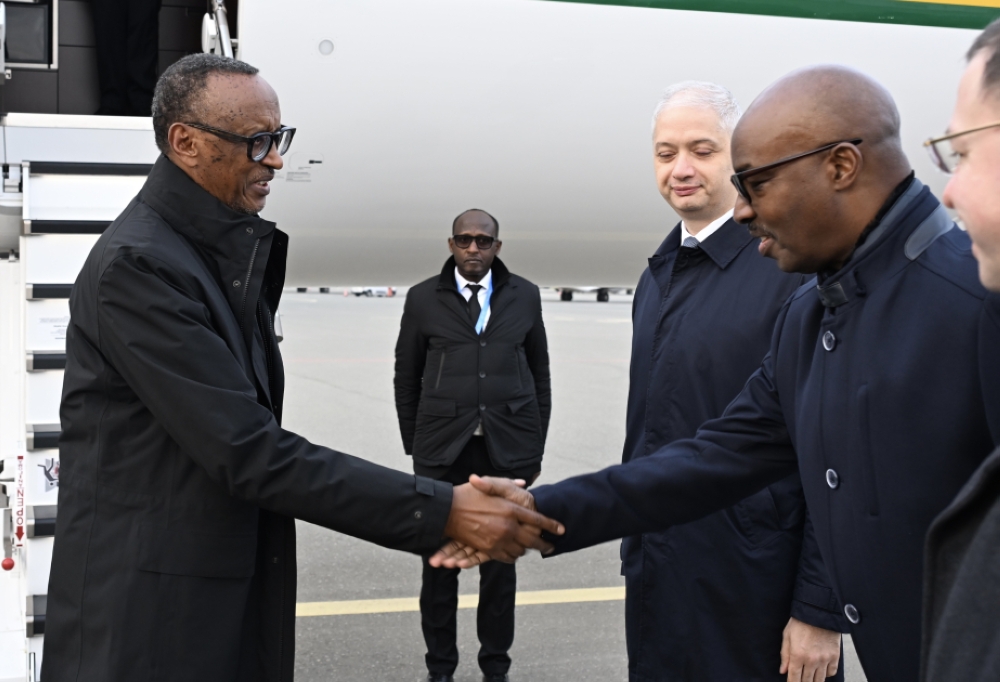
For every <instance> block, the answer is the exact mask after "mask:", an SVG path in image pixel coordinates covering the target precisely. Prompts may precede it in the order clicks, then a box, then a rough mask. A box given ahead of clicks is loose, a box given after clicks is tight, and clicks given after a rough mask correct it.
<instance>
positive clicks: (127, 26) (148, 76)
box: [94, 0, 160, 116]
mask: <svg viewBox="0 0 1000 682" xmlns="http://www.w3.org/2000/svg"><path fill="white" fill-rule="evenodd" d="M159 27H160V0H94V38H95V40H96V42H97V77H98V80H99V81H100V85H101V108H100V109H98V110H97V113H98V114H102V115H105V116H149V115H150V114H151V113H152V103H153V88H154V87H156V66H157V59H158V48H159V43H160V40H159Z"/></svg>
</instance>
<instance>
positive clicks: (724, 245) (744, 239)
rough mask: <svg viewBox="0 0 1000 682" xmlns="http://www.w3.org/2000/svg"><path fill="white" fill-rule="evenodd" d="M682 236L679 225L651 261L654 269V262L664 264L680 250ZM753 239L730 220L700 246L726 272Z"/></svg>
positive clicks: (740, 226) (742, 228) (678, 224)
mask: <svg viewBox="0 0 1000 682" xmlns="http://www.w3.org/2000/svg"><path fill="white" fill-rule="evenodd" d="M680 235H681V224H680V223H677V225H675V226H674V229H672V230H671V231H670V234H668V235H667V238H666V239H664V240H663V243H662V244H660V248H658V249H657V250H656V253H654V254H653V256H652V257H651V258H650V259H649V266H650V267H651V268H652V267H654V260H655V261H660V262H662V261H664V260H666V259H667V257H668V256H670V255H671V254H673V253H674V252H675V251H677V250H678V249H679V248H680V246H681V239H680ZM753 239H754V238H753V237H751V236H750V233H749V232H747V229H746V228H745V227H743V226H742V225H740V224H739V223H737V222H736V221H735V220H733V219H732V218H730V219H729V220H727V221H726V222H725V224H723V225H722V227H720V228H719V229H718V230H716V231H715V232H713V233H712V234H711V235H709V237H708V239H706V240H705V241H703V242H702V243H701V245H700V246H701V249H702V251H704V252H705V254H706V255H707V256H708V257H709V258H710V259H711V260H712V262H714V263H715V264H716V265H717V266H718V267H719V268H720V269H722V270H725V269H726V268H727V267H729V264H730V263H732V262H733V261H734V260H736V256H738V255H739V254H740V251H742V250H743V249H745V248H746V246H747V244H749V243H750V242H752V241H753Z"/></svg>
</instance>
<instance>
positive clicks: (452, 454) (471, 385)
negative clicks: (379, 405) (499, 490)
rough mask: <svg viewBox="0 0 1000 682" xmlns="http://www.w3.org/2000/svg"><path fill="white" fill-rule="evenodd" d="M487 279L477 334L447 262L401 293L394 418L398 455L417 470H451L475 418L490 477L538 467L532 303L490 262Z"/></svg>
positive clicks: (540, 378)
mask: <svg viewBox="0 0 1000 682" xmlns="http://www.w3.org/2000/svg"><path fill="white" fill-rule="evenodd" d="M492 277H493V294H492V296H491V297H490V321H489V323H488V324H487V325H486V328H485V329H484V330H483V333H482V334H476V329H475V325H474V324H473V323H472V320H471V318H470V317H469V306H468V302H467V301H466V300H465V299H464V298H463V297H462V295H461V294H460V293H459V292H458V288H457V285H456V283H455V259H454V257H452V258H449V259H448V260H447V262H446V263H445V264H444V267H443V268H442V269H441V274H440V275H438V276H435V277H431V278H430V279H428V280H425V281H423V282H421V283H420V284H418V285H416V286H414V287H413V288H412V289H410V290H409V292H407V294H406V305H405V306H404V308H403V318H402V320H401V321H400V325H399V338H398V339H397V341H396V375H395V380H394V381H395V388H396V413H397V416H398V417H399V430H400V433H401V435H402V437H403V448H404V449H405V450H406V453H407V454H408V455H413V461H414V462H417V463H419V464H422V465H424V466H431V467H439V466H449V465H451V464H453V463H454V462H455V459H456V458H457V457H458V455H459V453H461V452H462V448H463V447H465V444H466V443H467V442H468V441H469V439H470V438H471V437H472V433H473V432H474V431H475V430H476V426H477V425H478V424H479V421H480V420H482V422H483V431H484V432H485V433H484V435H485V440H486V449H487V450H488V452H489V455H490V460H491V461H492V462H493V465H494V466H496V467H497V468H498V469H506V470H511V469H515V470H524V469H530V468H531V467H533V466H535V465H537V464H539V463H540V462H541V461H542V454H543V453H544V451H545V436H546V434H547V433H548V430H549V415H550V413H551V412H552V389H551V382H550V379H549V351H548V342H547V341H546V337H545V325H544V324H543V323H542V300H541V296H540V295H539V293H538V287H536V286H535V285H534V284H532V283H531V282H529V281H528V280H526V279H524V278H523V277H518V276H517V275H515V274H512V273H511V272H510V271H508V270H507V267H506V266H505V265H504V264H503V262H502V261H501V260H500V259H499V258H496V259H494V260H493V266H492Z"/></svg>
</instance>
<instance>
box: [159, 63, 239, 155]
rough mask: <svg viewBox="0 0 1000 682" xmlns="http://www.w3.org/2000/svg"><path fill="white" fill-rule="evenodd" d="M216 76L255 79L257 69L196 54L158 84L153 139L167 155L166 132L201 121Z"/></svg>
mask: <svg viewBox="0 0 1000 682" xmlns="http://www.w3.org/2000/svg"><path fill="white" fill-rule="evenodd" d="M213 73H221V74H224V75H237V76H255V75H257V68H256V67H254V66H250V65H249V64H247V63H246V62H241V61H239V60H237V59H233V58H232V57H222V56H220V55H217V54H206V53H201V52H199V53H197V54H189V55H187V56H186V57H181V58H180V59H178V60H177V61H176V62H174V63H173V64H171V65H170V66H168V67H167V68H166V70H165V71H164V72H163V75H162V76H160V79H159V80H158V81H156V89H155V90H153V136H154V137H155V139H156V146H157V147H159V148H160V151H161V152H163V153H164V154H166V153H167V151H168V148H169V146H170V144H169V143H168V142H167V132H168V131H169V130H170V126H172V125H173V124H174V123H187V122H188V121H191V120H192V119H195V118H197V117H198V109H199V107H200V105H201V98H202V95H204V94H205V88H206V87H207V85H208V77H209V76H210V75H211V74H213Z"/></svg>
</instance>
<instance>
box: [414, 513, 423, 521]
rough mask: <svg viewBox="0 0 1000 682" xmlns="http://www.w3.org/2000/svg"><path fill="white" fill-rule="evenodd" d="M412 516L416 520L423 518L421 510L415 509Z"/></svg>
mask: <svg viewBox="0 0 1000 682" xmlns="http://www.w3.org/2000/svg"><path fill="white" fill-rule="evenodd" d="M413 518H415V519H418V520H419V519H422V518H424V513H423V512H419V511H415V512H413Z"/></svg>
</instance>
